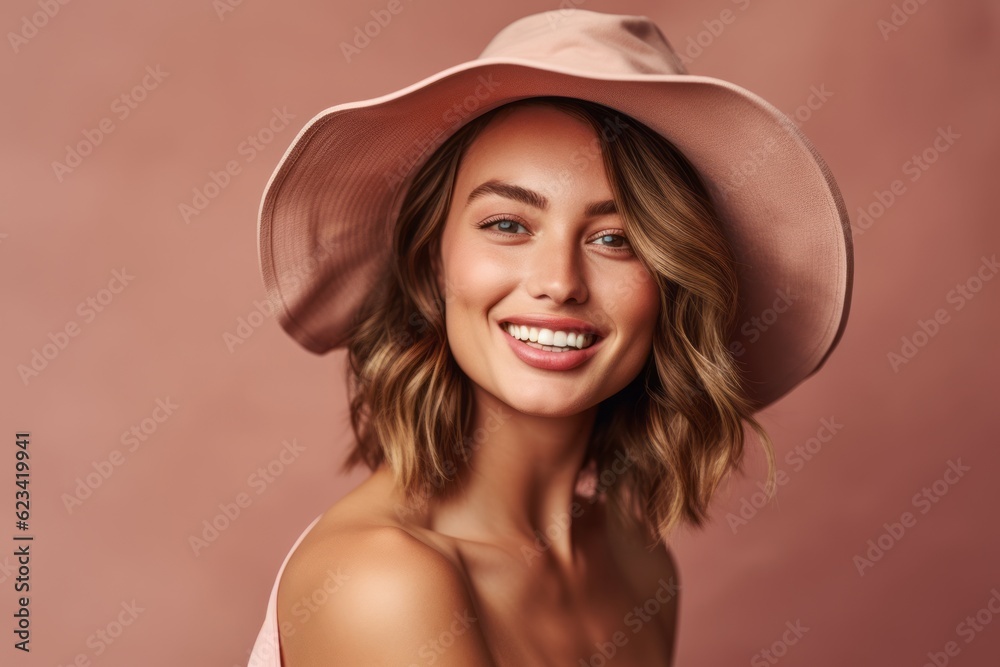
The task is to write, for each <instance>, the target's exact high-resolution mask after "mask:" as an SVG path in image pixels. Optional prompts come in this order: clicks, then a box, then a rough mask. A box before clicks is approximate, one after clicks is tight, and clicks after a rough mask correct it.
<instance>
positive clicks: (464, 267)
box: [436, 106, 659, 417]
mask: <svg viewBox="0 0 1000 667" xmlns="http://www.w3.org/2000/svg"><path fill="white" fill-rule="evenodd" d="M603 131H606V132H613V128H604V130H603ZM613 208H614V207H613V197H612V194H611V190H610V187H609V185H608V181H607V178H606V176H605V173H604V165H603V160H602V158H601V153H600V145H599V143H598V137H597V134H596V132H595V131H594V129H593V128H592V127H591V126H590V125H589V124H587V123H585V122H583V121H581V120H578V119H576V118H574V117H572V116H569V115H567V114H565V113H563V112H562V111H559V110H557V109H554V108H551V107H538V106H528V107H521V108H517V109H515V110H513V111H512V112H511V113H510V114H509V115H507V116H505V117H502V118H499V119H497V120H494V121H493V122H491V123H490V124H489V125H488V126H487V127H486V129H485V130H484V131H483V132H482V133H481V134H480V135H479V136H478V137H477V138H476V140H475V141H474V142H473V143H472V145H471V146H470V147H469V148H468V150H467V152H466V154H465V156H464V157H463V159H462V163H461V165H460V168H459V171H458V175H457V180H456V183H455V189H454V192H453V197H452V203H451V208H450V210H449V212H448V217H447V221H446V223H445V226H444V230H443V231H442V236H441V255H440V266H439V267H436V271H437V278H438V284H439V285H440V287H441V290H442V294H443V295H444V298H445V322H446V328H447V332H448V342H449V345H450V347H451V351H452V354H453V355H454V357H455V360H456V361H457V363H458V365H459V367H461V369H462V370H463V371H464V372H465V373H466V375H468V376H469V378H470V379H471V380H472V382H473V383H474V384H475V385H476V387H477V391H479V390H483V391H486V392H489V393H490V394H492V395H493V396H495V397H496V398H498V399H499V400H501V401H503V402H504V403H506V404H507V405H509V406H511V407H512V408H514V409H515V410H518V411H520V412H524V413H528V414H533V415H539V416H541V415H545V416H552V417H556V416H567V415H572V414H577V413H580V412H582V411H584V410H587V409H589V408H591V407H593V406H595V405H597V404H598V403H600V402H601V401H603V400H604V399H606V398H608V397H609V396H612V395H613V394H615V393H616V392H618V391H619V390H621V389H622V388H624V387H625V386H626V385H627V384H628V383H629V382H630V381H632V379H634V378H635V377H636V375H637V374H638V373H639V371H640V370H641V369H642V367H643V365H644V364H645V362H646V359H647V358H648V356H649V354H650V350H651V346H652V337H653V332H654V327H655V326H656V323H657V319H658V313H659V292H658V288H657V286H656V283H655V282H654V281H653V280H652V279H651V278H650V276H649V274H648V273H647V272H646V270H645V269H644V268H643V266H642V264H641V263H640V262H639V260H638V258H637V257H636V256H635V255H634V254H633V253H632V252H631V250H630V246H629V243H628V240H627V239H626V238H625V236H624V233H625V232H624V228H623V225H622V221H621V219H620V217H619V216H618V215H617V214H616V213H615V212H614V211H613ZM484 224H485V225H487V226H482V225H484ZM509 323H515V324H517V325H518V331H519V335H521V334H522V333H527V334H528V338H529V340H528V341H527V342H524V341H520V340H517V339H516V338H515V337H514V336H512V335H511V333H509V332H508V330H507V327H506V326H505V325H506V324H509ZM532 329H534V331H532ZM543 330H547V331H543ZM549 332H551V336H550V334H549ZM585 333H596V334H598V336H597V337H596V338H595V340H596V342H595V343H593V344H589V343H590V340H591V336H583V340H582V341H581V340H580V338H581V334H585ZM563 334H573V335H572V336H564V335H563ZM537 336H540V337H541V338H540V339H539V338H537ZM543 344H544V345H543ZM581 344H582V345H583V346H584V347H583V349H580V345H581ZM553 346H558V347H559V350H560V351H555V350H554V349H553ZM563 349H569V350H571V351H561V350H563Z"/></svg>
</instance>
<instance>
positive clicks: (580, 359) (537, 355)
mask: <svg viewBox="0 0 1000 667" xmlns="http://www.w3.org/2000/svg"><path fill="white" fill-rule="evenodd" d="M558 319H562V320H563V321H565V320H566V318H558ZM570 321H574V322H579V321H580V320H570ZM503 322H510V323H512V324H525V326H528V325H527V323H526V322H525V321H523V320H521V319H518V318H515V319H505V320H501V321H500V322H498V323H497V328H498V329H500V334H501V335H502V336H503V337H504V338H506V339H507V344H508V345H510V349H511V350H512V351H513V352H514V354H516V355H517V356H518V358H519V359H520V360H521V361H523V362H524V363H526V364H528V365H529V366H533V367H534V368H540V369H542V370H547V371H568V370H571V369H573V368H576V367H577V366H579V365H581V364H582V363H584V362H585V361H587V360H588V359H590V358H591V357H593V356H594V355H595V354H597V351H598V350H599V349H600V347H601V345H602V344H603V343H604V337H603V336H601V337H600V338H598V339H597V340H596V341H595V342H594V344H593V345H591V346H590V347H586V348H584V349H582V350H570V351H569V352H548V351H547V350H539V349H537V348H534V347H531V346H530V345H525V344H524V343H522V342H521V341H519V340H518V339H516V338H514V337H513V336H511V335H510V334H509V333H507V332H506V331H505V330H504V328H503V325H502V323H503ZM550 322H551V320H550ZM584 324H586V323H584ZM531 326H539V323H538V320H535V319H534V318H532V325H531ZM541 326H544V327H545V328H551V327H550V326H549V324H548V323H541ZM563 326H565V324H563ZM569 328H570V329H573V328H574V327H569ZM563 330H564V331H565V329H563ZM582 331H584V332H586V333H591V332H592V330H591V331H588V330H587V329H585V328H584V329H582Z"/></svg>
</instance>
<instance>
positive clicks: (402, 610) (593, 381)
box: [250, 10, 851, 667]
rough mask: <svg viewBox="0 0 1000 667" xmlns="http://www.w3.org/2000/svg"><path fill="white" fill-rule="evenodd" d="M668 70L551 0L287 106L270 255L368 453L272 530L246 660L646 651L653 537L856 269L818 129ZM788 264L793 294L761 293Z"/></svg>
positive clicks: (284, 294)
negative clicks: (322, 503) (347, 488)
mask: <svg viewBox="0 0 1000 667" xmlns="http://www.w3.org/2000/svg"><path fill="white" fill-rule="evenodd" d="M529 59H533V64H532V65H530V67H529V66H528V65H527V64H526V62H527V61H528V60H529ZM566 59H568V60H566ZM574 66H575V67H574ZM602 68H603V71H601V70H602ZM571 71H575V72H576V73H575V74H573V73H571ZM583 72H587V73H588V74H587V76H586V77H584V76H583V74H582V73H583ZM650 72H654V73H655V72H658V73H656V74H650ZM693 79H695V78H694V77H690V76H689V75H686V74H683V70H682V69H681V67H680V64H679V62H678V61H677V59H676V58H675V57H674V56H673V52H672V51H671V50H670V48H669V45H667V44H666V41H665V40H664V39H663V38H662V35H660V33H659V31H658V30H656V28H655V26H653V24H652V23H650V22H649V21H648V19H645V18H643V17H623V16H613V15H606V14H598V13H596V12H587V11H582V10H574V11H566V10H560V11H557V12H547V13H545V14H540V15H535V16H531V17H526V18H524V19H521V20H520V21H518V22H515V23H514V24H512V25H511V26H508V28H506V29H505V30H504V31H502V32H501V33H500V34H499V35H498V36H497V37H496V38H495V39H494V40H493V42H492V43H491V45H490V47H488V48H487V51H486V52H484V55H483V56H481V57H480V58H479V59H477V60H476V61H472V63H467V64H464V65H462V66H458V67H456V68H452V69H451V70H446V72H445V73H442V74H439V75H436V76H435V77H431V79H428V80H425V82H422V83H421V84H418V85H417V86H411V87H410V88H408V89H404V91H403V92H401V93H397V94H395V95H393V96H386V97H385V98H379V99H378V100H373V101H370V102H369V103H367V104H366V106H364V107H358V106H357V105H351V106H350V107H348V108H340V109H336V108H335V109H333V110H328V112H324V114H321V115H320V116H318V117H317V118H315V119H313V120H312V121H311V122H310V124H309V125H308V126H307V128H306V129H305V130H303V132H301V133H300V135H299V137H297V139H296V141H295V143H294V144H293V146H292V147H291V148H290V149H289V151H288V152H287V153H286V156H285V158H284V160H283V161H282V165H280V166H279V168H278V169H277V170H276V171H275V174H274V176H272V179H271V182H270V183H269V185H268V190H267V192H266V193H265V197H264V201H263V202H262V210H261V227H260V230H261V243H262V245H261V259H262V267H263V269H264V275H265V283H266V284H267V285H268V287H269V289H270V290H271V293H272V297H277V299H278V300H279V301H280V303H282V304H283V306H284V308H285V310H284V311H282V316H281V322H282V325H283V326H284V327H285V328H286V330H287V331H288V332H289V333H290V334H291V335H293V336H294V337H295V338H296V339H297V340H299V342H301V343H302V344H303V345H304V346H306V347H307V348H308V349H310V350H312V351H314V352H320V353H321V352H325V351H327V350H329V349H333V348H335V347H338V346H346V347H347V348H348V353H349V357H348V358H349V364H348V380H349V385H350V389H351V418H352V426H353V427H354V431H355V434H356V436H357V442H356V443H355V445H354V447H353V449H352V451H351V453H350V456H349V458H348V460H347V462H346V465H345V467H351V466H355V465H360V464H364V465H366V466H367V467H368V468H370V469H371V470H372V471H373V472H372V475H371V477H370V478H369V479H367V480H366V481H365V482H363V483H362V484H361V485H360V486H359V487H358V488H356V489H355V490H354V491H352V492H351V493H349V494H348V495H347V496H345V497H344V498H343V499H341V500H340V501H339V502H338V503H336V504H335V505H334V506H333V507H331V508H330V509H329V510H327V511H326V512H325V513H324V514H322V515H321V516H319V517H317V518H316V520H314V521H313V522H312V523H311V524H310V525H309V527H307V529H306V530H305V532H303V533H302V535H301V536H300V537H299V539H298V540H297V541H296V543H295V544H294V545H293V547H292V550H291V551H290V552H289V555H288V556H287V557H286V559H285V562H284V563H283V564H282V567H281V569H280V570H279V574H278V579H277V580H276V582H275V587H274V589H273V590H272V596H271V600H270V603H269V608H268V616H267V618H266V620H265V624H264V627H263V628H262V629H261V633H260V636H259V637H258V642H257V645H256V646H255V650H254V655H253V656H252V658H251V662H250V664H251V665H265V664H267V665H280V664H284V665H286V667H309V666H313V665H329V664H336V665H371V664H400V665H430V664H434V665H445V666H452V665H454V666H459V665H461V666H463V667H468V666H472V667H485V666H493V665H495V666H498V667H499V666H504V665H602V664H605V663H606V662H607V661H609V660H611V659H612V658H613V659H614V662H615V664H619V665H668V664H670V662H671V657H672V654H673V646H674V637H675V631H676V624H677V609H678V600H679V589H680V584H679V579H678V575H677V572H676V568H675V565H674V562H673V559H672V558H671V556H670V553H669V551H668V550H667V548H666V546H665V544H666V541H667V538H668V536H669V534H670V532H671V531H672V530H673V529H674V528H675V527H676V526H677V525H679V524H680V523H681V522H687V523H690V524H692V525H695V526H700V525H702V524H703V523H704V521H705V520H706V518H707V515H708V507H709V501H710V500H711V497H712V495H713V493H714V491H715V490H716V488H717V486H718V485H719V484H720V483H721V481H722V480H723V479H724V478H725V477H726V476H727V475H728V474H729V473H730V472H733V471H736V470H738V469H739V468H740V464H741V461H742V457H743V451H744V432H743V428H744V425H746V426H749V427H751V428H752V429H753V430H754V431H755V432H757V433H758V435H759V436H760V438H761V443H762V445H763V450H764V453H765V454H766V456H767V459H768V462H769V464H770V470H772V471H773V461H772V456H771V443H770V440H769V438H768V436H767V434H766V433H765V432H764V431H763V429H762V428H761V427H760V425H759V424H758V423H757V422H756V420H755V419H754V416H753V415H754V413H755V412H756V411H757V410H759V409H760V408H761V407H763V406H765V405H767V404H768V403H770V402H773V401H774V400H776V399H777V398H778V397H780V396H781V395H783V394H784V393H786V392H787V391H788V390H790V389H791V388H792V387H793V386H794V385H795V384H797V383H798V382H801V381H802V380H803V379H804V378H805V377H806V376H808V375H810V374H811V373H813V372H815V370H817V369H818V368H819V366H820V365H821V364H822V362H823V361H824V360H825V358H826V357H827V356H828V355H829V352H830V351H831V350H832V349H833V347H834V346H835V345H836V342H837V341H838V340H839V338H840V335H841V333H842V331H843V326H844V323H845V321H846V316H847V308H848V301H849V293H850V281H851V249H850V238H849V234H848V232H847V229H848V227H847V218H846V214H844V211H843V204H842V202H841V201H840V195H839V192H838V191H837V189H836V184H835V183H834V182H833V180H832V177H831V176H829V172H828V170H826V168H825V165H823V163H822V161H821V159H820V158H819V156H818V155H816V154H815V151H814V150H813V149H812V148H811V146H810V145H809V144H808V143H807V142H806V141H805V139H804V137H802V136H801V134H799V133H798V132H797V131H796V130H795V129H794V128H793V127H791V126H790V125H789V124H788V123H787V122H785V121H783V120H782V118H783V117H781V116H780V114H779V113H778V112H777V111H776V110H774V109H773V107H769V105H767V104H766V103H765V102H763V101H762V100H760V99H759V98H756V97H755V96H753V95H752V93H748V92H746V91H743V90H742V89H738V88H737V87H735V86H732V84H725V83H724V82H718V81H717V80H706V79H703V78H699V79H698V84H708V85H692V80H693ZM473 82H476V83H477V87H479V88H480V89H481V90H482V91H483V95H482V96H481V95H480V94H479V93H473V94H472V95H468V96H465V97H463V96H462V91H463V90H469V87H468V86H469V84H470V83H473ZM654 84H655V85H654ZM505 85H506V86H507V90H503V89H504V86H505ZM491 87H492V88H495V89H496V90H495V91H493V92H486V90H485V89H486V88H491ZM473 90H475V89H473ZM626 93H628V94H626ZM660 95H665V96H668V97H669V98H670V99H671V100H672V101H671V103H668V104H665V105H660V104H658V103H657V102H658V101H659V100H660V99H661V98H660V97H658V96H660ZM713 96H714V97H713ZM663 99H666V98H663ZM455 100H459V102H458V103H454V104H451V103H453V102H454V101H455ZM609 103H610V104H609ZM449 112H453V113H454V114H457V115H458V116H459V120H458V122H453V121H452V120H451V119H450V118H449V116H448V114H449ZM765 112H766V114H769V115H765ZM752 113H755V114H757V115H756V116H754V115H752ZM712 114H714V117H713V116H712ZM403 118H405V119H406V120H407V123H402V122H401V120H402V119H403ZM728 118H732V119H734V122H735V123H736V125H733V126H727V125H726V124H725V123H724V121H725V120H726V119H728ZM442 122H443V123H444V125H443V127H444V128H445V129H444V130H441V128H442V125H441V123H442ZM435 130H439V131H438V132H435ZM668 136H669V138H668ZM428 137H430V139H428ZM737 141H742V145H743V146H746V147H749V148H751V149H752V148H754V147H755V146H758V145H759V146H760V148H761V151H762V152H760V153H758V154H759V155H763V157H762V158H760V159H758V160H757V163H758V164H757V165H756V167H755V170H754V171H755V174H754V177H753V178H743V179H737V178H733V177H732V172H731V171H729V172H727V171H726V169H727V167H728V168H730V169H731V168H732V167H733V166H734V165H739V164H741V163H740V162H738V160H739V158H741V157H742V154H741V153H740V151H739V150H738V147H734V146H732V145H731V144H732V143H733V142H737ZM683 143H687V146H686V147H684V148H683V149H682V148H681V146H680V144H683ZM743 175H744V176H746V170H744V172H743ZM727 177H728V178H727ZM320 249H323V250H320ZM307 260H308V263H306V262H307ZM355 286H357V287H355ZM782 287H784V288H785V289H786V290H787V291H788V292H790V293H795V294H800V293H801V295H800V296H799V297H797V298H799V299H800V300H804V301H806V303H804V304H800V303H796V302H794V301H793V302H792V305H790V306H789V305H786V306H785V308H784V309H783V310H781V311H780V313H779V311H778V309H777V307H775V308H774V309H772V314H770V315H766V314H764V310H765V309H766V308H767V307H768V306H769V304H770V303H771V302H772V301H774V298H775V293H774V292H775V290H777V289H781V288H782ZM352 288H353V289H356V290H357V291H356V292H355V291H352ZM793 306H797V308H796V307H793ZM757 315H759V317H757ZM779 315H780V316H779ZM741 325H743V326H741ZM747 325H749V326H747ZM764 326H766V330H764V329H762V327H764Z"/></svg>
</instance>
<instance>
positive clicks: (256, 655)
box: [247, 514, 323, 667]
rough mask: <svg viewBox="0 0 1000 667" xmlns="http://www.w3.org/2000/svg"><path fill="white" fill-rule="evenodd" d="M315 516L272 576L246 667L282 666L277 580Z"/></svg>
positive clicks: (315, 520) (317, 519)
mask: <svg viewBox="0 0 1000 667" xmlns="http://www.w3.org/2000/svg"><path fill="white" fill-rule="evenodd" d="M322 516H323V515H322V514H321V515H320V516H318V517H316V518H315V519H313V520H312V522H311V523H310V524H309V525H308V526H306V529H305V530H303V531H302V534H301V535H299V537H298V538H297V539H296V540H295V544H293V545H292V548H291V549H289V550H288V554H287V555H286V556H285V560H283V561H282V562H281V567H279V568H278V575H277V576H276V577H275V578H274V586H273V587H272V588H271V598H270V599H269V600H268V601H267V612H266V613H265V614H264V625H262V626H261V628H260V632H259V633H258V634H257V641H256V642H254V645H253V650H252V651H251V652H250V662H248V663H247V667H282V663H281V643H280V638H279V635H278V607H277V604H278V582H279V581H280V580H281V573H282V572H284V571H285V565H287V564H288V559H289V558H291V557H292V554H293V553H294V552H295V548H296V547H298V546H299V543H300V542H301V541H302V538H304V537H305V536H306V533H308V532H309V531H310V530H312V527H313V526H315V525H316V522H317V521H319V520H320V517H322Z"/></svg>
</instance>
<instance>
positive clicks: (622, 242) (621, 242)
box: [594, 233, 629, 250]
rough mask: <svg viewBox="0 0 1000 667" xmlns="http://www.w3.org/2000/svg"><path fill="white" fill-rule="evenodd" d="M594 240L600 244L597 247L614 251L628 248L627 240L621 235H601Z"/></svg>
mask: <svg viewBox="0 0 1000 667" xmlns="http://www.w3.org/2000/svg"><path fill="white" fill-rule="evenodd" d="M616 239H617V242H616ZM594 240H595V241H599V242H600V243H598V245H603V246H607V247H608V248H613V249H615V250H624V249H626V248H628V247H629V243H628V239H627V238H625V236H624V235H622V234H610V233H609V234H601V235H600V236H598V237H597V238H596V239H594Z"/></svg>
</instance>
